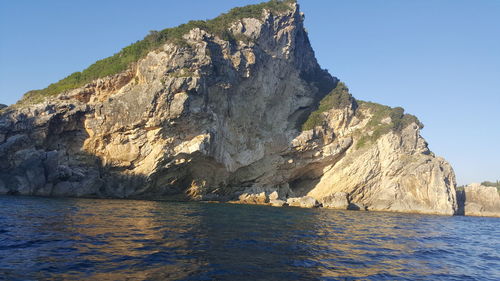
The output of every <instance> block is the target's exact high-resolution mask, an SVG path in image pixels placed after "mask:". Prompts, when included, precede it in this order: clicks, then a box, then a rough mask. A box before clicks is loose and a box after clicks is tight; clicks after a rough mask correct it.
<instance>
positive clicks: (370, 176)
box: [0, 4, 457, 214]
mask: <svg viewBox="0 0 500 281" xmlns="http://www.w3.org/2000/svg"><path fill="white" fill-rule="evenodd" d="M228 30H229V31H230V32H232V33H233V34H234V35H235V38H239V37H238V36H236V35H241V36H245V38H247V39H248V40H239V41H238V40H230V41H226V40H224V39H223V38H220V37H218V36H216V35H213V34H210V33H208V32H206V31H205V30H201V29H198V28H195V29H193V30H191V31H190V32H188V33H187V34H185V35H184V39H185V41H186V45H187V46H184V45H182V46H181V45H175V44H171V43H167V44H165V45H163V46H162V47H161V48H160V49H158V50H155V51H153V52H150V53H149V54H148V55H147V56H146V57H144V58H143V59H141V60H139V61H138V62H137V63H136V64H134V66H133V67H131V68H130V69H128V70H127V71H124V72H123V73H120V74H116V75H113V76H108V77H105V78H101V79H98V80H96V81H93V82H92V83H89V84H87V85H85V86H83V87H81V88H78V89H74V90H71V91H68V92H65V93H62V94H60V95H58V96H55V97H52V98H49V99H47V100H46V101H44V102H43V103H41V104H37V105H32V106H30V107H24V108H15V107H13V108H6V109H4V110H2V111H1V113H0V159H1V160H0V193H8V194H26V195H43V196H75V197H113V198H146V199H147V198H152V199H162V198H163V199H176V200H179V199H185V200H210V201H211V200H240V201H241V202H243V203H253V204H273V205H283V204H284V202H285V201H286V200H287V198H288V199H289V204H290V203H291V205H294V204H298V205H300V206H305V205H308V206H317V205H319V203H318V202H323V204H325V205H327V206H328V205H329V204H330V206H335V207H337V206H339V207H341V208H344V205H345V204H346V201H345V200H347V203H348V204H358V205H362V206H365V207H366V208H367V209H368V210H383V211H399V212H420V213H437V214H453V213H454V212H455V210H456V208H457V203H456V197H455V194H456V193H455V177H454V173H453V170H452V168H451V167H450V165H449V164H448V163H447V162H446V161H445V160H443V159H441V158H437V157H435V156H434V155H433V154H432V153H431V152H430V151H429V150H428V148H427V144H426V143H425V141H424V140H423V139H422V137H421V136H420V135H419V129H420V127H419V126H418V125H417V124H410V125H408V126H406V127H405V128H403V130H402V131H401V132H394V131H387V132H384V133H383V134H382V135H381V136H380V137H379V138H378V139H376V140H374V141H373V142H370V143H369V144H366V145H364V146H361V145H359V144H360V143H362V136H363V135H369V136H373V135H374V134H375V133H374V132H373V131H372V130H371V129H370V128H371V127H370V126H371V123H373V122H371V123H370V120H375V119H374V118H375V117H374V116H375V114H373V112H370V111H369V110H365V109H363V108H362V107H359V106H358V105H357V103H356V101H355V100H354V99H352V100H350V101H349V103H348V104H346V105H345V106H344V105H343V106H342V107H340V108H332V109H331V110H328V111H326V112H324V113H323V115H324V117H325V120H327V121H326V122H323V124H322V125H321V126H318V127H316V128H314V129H312V130H308V131H302V132H301V130H300V127H301V124H302V123H303V122H304V121H305V120H306V118H307V117H308V115H309V114H310V112H311V111H313V110H315V109H316V107H317V105H318V102H319V101H320V100H321V99H322V98H323V97H324V96H325V95H326V94H327V93H328V92H329V91H330V90H331V89H333V88H334V87H335V86H336V84H337V83H338V80H337V78H334V77H332V76H330V75H329V74H328V72H327V71H325V70H322V69H321V68H320V66H319V65H318V63H317V61H316V58H315V56H314V52H313V50H312V48H311V46H310V43H309V39H308V36H307V33H306V31H305V29H304V27H303V15H302V13H300V11H299V8H298V5H296V4H291V6H290V9H289V10H287V11H283V12H280V13H271V12H269V11H267V10H263V12H262V16H261V17H260V18H245V19H242V20H238V21H236V22H234V24H232V26H231V27H230V28H229V29H228ZM390 120H391V119H390V118H389V119H387V120H385V119H384V122H386V121H387V122H390ZM339 194H344V195H345V200H344V197H343V196H344V195H342V196H341V197H342V198H340V197H338V198H337V196H340V195H339ZM332 196H333V197H332ZM290 198H300V199H293V200H290ZM297 202H299V203H297ZM328 202H330V203H328Z"/></svg>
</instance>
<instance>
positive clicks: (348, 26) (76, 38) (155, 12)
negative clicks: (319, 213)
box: [0, 0, 500, 184]
mask: <svg viewBox="0 0 500 281" xmlns="http://www.w3.org/2000/svg"><path fill="white" fill-rule="evenodd" d="M258 2H260V1H251V0H232V1H227V0H226V1H223V0H211V1H200V0H183V1H166V0H143V1H136V0H134V1H130V0H120V1H118V0H107V1H97V0H86V1H67V0H52V1H50V0H47V1H37V0H32V1H28V0H16V1H8V0H0V103H6V104H11V103H14V102H15V101H16V100H18V99H19V98H20V97H21V95H22V94H23V93H24V92H26V91H28V90H30V89H39V88H44V87H46V86H47V85H48V84H50V83H51V82H55V81H58V80H59V79H61V78H63V77H65V76H66V75H68V74H70V73H72V72H74V71H79V70H82V69H84V68H85V67H87V66H88V65H90V64H91V63H93V62H95V61H96V60H97V59H101V58H104V57H107V56H109V55H112V54H113V53H115V52H117V51H119V50H120V49H121V48H122V47H124V46H126V45H128V44H130V43H132V42H134V41H136V40H139V39H142V38H143V37H144V36H145V35H146V34H147V33H148V31H149V30H160V29H163V28H166V27H172V26H175V25H178V24H181V23H184V22H186V21H188V20H190V19H207V18H212V17H215V16H217V15H218V14H220V13H221V12H225V11H227V10H228V9H230V8H231V7H233V6H241V5H246V4H251V3H258ZM299 3H300V4H301V8H302V11H303V12H305V14H306V28H307V30H308V32H309V35H310V39H311V43H312V45H313V47H314V49H315V51H316V55H317V58H318V60H319V62H320V64H321V65H322V67H324V68H327V69H328V70H329V71H330V73H332V74H333V75H335V76H337V77H339V78H340V79H341V80H343V81H345V82H346V83H347V85H348V86H349V87H350V89H351V92H352V93H353V94H354V96H355V97H357V98H359V99H363V100H371V101H376V102H380V103H383V104H387V105H391V106H402V107H404V108H405V109H406V110H407V112H409V113H412V114H415V115H417V116H418V117H419V118H420V120H421V121H422V122H423V123H424V124H425V129H424V130H423V135H424V137H425V138H426V139H427V141H428V142H429V143H430V148H431V149H432V150H433V151H434V152H435V153H436V154H437V155H440V156H443V157H445V158H446V159H447V160H448V161H450V162H451V164H452V165H453V167H454V169H455V172H456V174H457V178H458V182H459V183H460V184H462V183H468V182H473V181H476V182H477V181H482V180H496V179H500V1H498V0H475V1H473V0H467V1H466V0H419V1H410V0H332V1H311V0H308V1H304V0H302V1H300V0H299Z"/></svg>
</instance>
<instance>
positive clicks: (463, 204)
mask: <svg viewBox="0 0 500 281" xmlns="http://www.w3.org/2000/svg"><path fill="white" fill-rule="evenodd" d="M457 200H458V206H459V208H458V213H459V214H462V215H466V216H481V217H500V195H499V194H498V191H497V188H496V187H493V186H484V185H481V184H479V183H472V184H470V185H467V186H465V187H464V188H463V190H458V191H457Z"/></svg>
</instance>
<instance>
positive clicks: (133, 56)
mask: <svg viewBox="0 0 500 281" xmlns="http://www.w3.org/2000/svg"><path fill="white" fill-rule="evenodd" d="M295 2H296V1H295V0H282V1H279V0H271V1H269V2H264V3H261V4H256V5H249V6H245V7H237V8H233V9H231V10H230V11H229V12H227V13H224V14H222V15H220V16H218V17H216V18H214V19H212V20H206V21H203V20H195V21H190V22H188V23H186V24H181V25H179V26H177V27H173V28H167V29H163V30H161V31H151V32H150V33H149V35H147V36H146V37H145V38H144V39H143V40H140V41H137V42H135V43H133V44H131V45H129V46H127V47H125V48H123V49H122V50H121V51H120V52H118V53H116V54H114V55H113V56H111V57H108V58H105V59H102V60H99V61H97V62H95V63H94V64H92V65H91V66H89V67H88V68H86V69H85V70H83V71H81V72H75V73H73V74H71V75H69V76H68V77H66V78H64V79H62V80H60V81H58V82H56V83H53V84H50V85H49V86H48V87H47V88H45V89H41V90H32V91H29V92H27V93H26V94H25V95H24V96H23V98H22V99H21V100H20V101H19V102H18V104H35V103H39V102H42V101H43V100H44V98H45V97H47V96H53V95H57V94H59V93H62V92H64V91H68V90H72V89H75V88H78V87H81V86H83V85H85V84H87V83H89V82H91V81H93V80H95V79H98V78H102V77H105V76H109V75H113V74H117V73H120V72H122V71H124V70H126V69H127V68H129V67H130V66H131V65H132V64H133V63H135V62H137V61H138V60H139V59H141V58H143V57H144V56H146V54H147V53H149V52H151V51H153V50H154V49H157V48H159V47H160V46H162V45H163V44H165V43H167V42H171V43H175V44H179V45H183V46H185V45H186V43H185V41H184V40H183V38H182V36H183V35H184V34H186V33H188V32H189V31H190V30H192V29H193V28H200V29H203V30H205V31H207V32H209V33H211V34H215V35H218V36H220V37H221V38H223V39H224V40H228V41H229V40H235V39H242V38H235V37H234V35H233V34H232V33H231V32H230V31H229V30H228V27H229V26H230V25H231V24H232V23H234V22H235V21H238V20H240V19H243V18H260V17H261V16H262V12H263V10H264V9H267V10H270V11H271V12H274V13H280V12H284V11H286V10H289V9H290V4H291V3H295Z"/></svg>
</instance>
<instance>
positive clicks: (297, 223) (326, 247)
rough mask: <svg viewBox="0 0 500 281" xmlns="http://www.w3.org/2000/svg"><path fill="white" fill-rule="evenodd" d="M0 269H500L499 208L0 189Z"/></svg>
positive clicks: (477, 272) (447, 276)
mask: <svg viewBox="0 0 500 281" xmlns="http://www.w3.org/2000/svg"><path fill="white" fill-rule="evenodd" d="M0 279H2V280H43V279H50V280H74V279H84V280H500V219H496V218H476V217H446V216H430V215H414V214H396V213H376V212H356V211H335V210H326V209H297V208H273V207H268V206H249V205H232V204H208V203H181V202H155V201H138V200H137V201H136V200H97V199H51V198H32V197H9V196H0Z"/></svg>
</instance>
